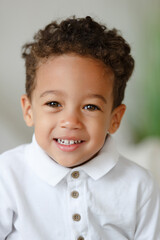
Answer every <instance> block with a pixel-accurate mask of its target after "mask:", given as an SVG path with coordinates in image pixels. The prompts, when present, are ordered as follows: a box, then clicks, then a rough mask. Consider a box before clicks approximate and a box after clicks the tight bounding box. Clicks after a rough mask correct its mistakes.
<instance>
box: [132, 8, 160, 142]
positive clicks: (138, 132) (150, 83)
mask: <svg viewBox="0 0 160 240" xmlns="http://www.w3.org/2000/svg"><path fill="white" fill-rule="evenodd" d="M140 42H141V44H140V45H141V49H139V51H140V52H141V54H142V56H141V64H142V66H141V79H140V80H141V81H140V95H141V102H139V103H137V107H136V112H135V116H134V118H133V119H132V134H133V138H134V141H135V142H140V141H141V140H143V139H145V138H147V137H158V138H160V11H159V14H156V15H155V16H153V15H152V16H148V18H147V19H145V22H144V29H143V37H142V39H140Z"/></svg>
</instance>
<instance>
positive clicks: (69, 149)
mask: <svg viewBox="0 0 160 240" xmlns="http://www.w3.org/2000/svg"><path fill="white" fill-rule="evenodd" d="M55 143H56V145H57V147H58V148H59V149H60V150H62V151H64V152H73V151H75V150H76V149H77V148H79V147H80V146H81V145H82V144H83V142H81V143H77V144H72V145H63V144H60V143H58V142H57V141H56V140H55Z"/></svg>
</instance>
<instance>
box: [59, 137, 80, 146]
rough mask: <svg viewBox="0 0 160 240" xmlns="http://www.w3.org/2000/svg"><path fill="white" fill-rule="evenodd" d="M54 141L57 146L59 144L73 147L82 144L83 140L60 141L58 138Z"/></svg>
mask: <svg viewBox="0 0 160 240" xmlns="http://www.w3.org/2000/svg"><path fill="white" fill-rule="evenodd" d="M55 140H56V142H58V143H59V144H61V145H66V146H68V145H74V144H80V143H82V142H84V141H83V140H72V139H71V140H69V139H60V138H57V139H55Z"/></svg>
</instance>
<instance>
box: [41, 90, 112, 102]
mask: <svg viewBox="0 0 160 240" xmlns="http://www.w3.org/2000/svg"><path fill="white" fill-rule="evenodd" d="M49 94H55V95H57V94H59V95H65V94H64V93H63V92H61V91H59V90H48V91H45V92H43V93H42V94H41V95H40V98H42V97H45V96H46V95H49ZM87 98H98V99H100V100H102V101H103V102H104V103H105V104H107V100H106V99H105V98H104V97H103V96H102V95H100V94H95V93H90V94H88V95H87Z"/></svg>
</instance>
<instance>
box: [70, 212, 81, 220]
mask: <svg viewBox="0 0 160 240" xmlns="http://www.w3.org/2000/svg"><path fill="white" fill-rule="evenodd" d="M72 218H73V220H74V221H76V222H79V221H80V220H81V215H79V214H78V213H76V214H74V215H73V216H72Z"/></svg>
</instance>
